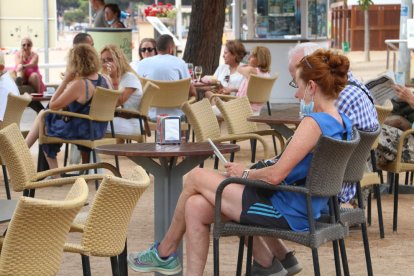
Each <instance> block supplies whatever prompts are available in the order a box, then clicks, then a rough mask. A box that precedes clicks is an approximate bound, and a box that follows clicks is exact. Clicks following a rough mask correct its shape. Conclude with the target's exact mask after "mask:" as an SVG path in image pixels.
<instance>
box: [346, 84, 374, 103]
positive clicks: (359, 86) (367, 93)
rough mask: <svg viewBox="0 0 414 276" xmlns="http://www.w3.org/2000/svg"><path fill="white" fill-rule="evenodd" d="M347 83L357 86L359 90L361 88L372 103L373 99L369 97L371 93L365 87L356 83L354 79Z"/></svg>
mask: <svg viewBox="0 0 414 276" xmlns="http://www.w3.org/2000/svg"><path fill="white" fill-rule="evenodd" d="M347 85H352V86H355V87H358V88H359V89H360V90H362V91H363V92H364V93H365V95H367V97H368V99H369V100H370V101H371V103H372V104H374V99H373V98H372V97H371V95H370V94H369V91H368V90H367V88H365V87H363V86H361V85H359V84H358V83H356V82H355V81H348V82H347Z"/></svg>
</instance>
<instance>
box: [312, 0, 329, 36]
mask: <svg viewBox="0 0 414 276" xmlns="http://www.w3.org/2000/svg"><path fill="white" fill-rule="evenodd" d="M327 8H328V3H327V1H326V0H309V1H308V10H309V13H308V36H316V37H326V36H327V26H326V23H327V16H328V15H327Z"/></svg>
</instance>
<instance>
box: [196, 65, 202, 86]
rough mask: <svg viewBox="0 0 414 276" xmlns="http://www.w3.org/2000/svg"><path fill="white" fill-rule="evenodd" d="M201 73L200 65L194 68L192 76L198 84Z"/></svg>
mask: <svg viewBox="0 0 414 276" xmlns="http://www.w3.org/2000/svg"><path fill="white" fill-rule="evenodd" d="M202 73H203V67H201V66H200V65H198V66H196V67H194V74H195V76H196V79H197V82H200V79H201V74H202Z"/></svg>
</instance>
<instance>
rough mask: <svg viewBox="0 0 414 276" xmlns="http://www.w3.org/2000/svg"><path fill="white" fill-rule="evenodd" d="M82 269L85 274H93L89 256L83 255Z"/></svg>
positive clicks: (89, 275) (85, 275) (88, 275)
mask: <svg viewBox="0 0 414 276" xmlns="http://www.w3.org/2000/svg"><path fill="white" fill-rule="evenodd" d="M81 258H82V270H83V276H91V265H90V263H89V256H86V255H82V254H81Z"/></svg>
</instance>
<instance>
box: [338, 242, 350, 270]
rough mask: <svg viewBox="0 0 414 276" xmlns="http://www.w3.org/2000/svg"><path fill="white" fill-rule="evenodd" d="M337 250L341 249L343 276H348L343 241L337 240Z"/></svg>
mask: <svg viewBox="0 0 414 276" xmlns="http://www.w3.org/2000/svg"><path fill="white" fill-rule="evenodd" d="M339 248H340V249H341V259H342V267H343V269H344V275H345V276H349V266H348V257H347V255H346V248H345V241H344V240H343V239H340V240H339Z"/></svg>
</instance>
